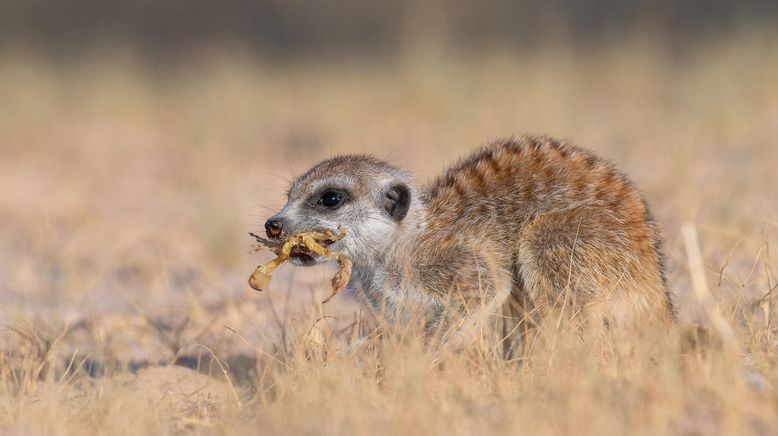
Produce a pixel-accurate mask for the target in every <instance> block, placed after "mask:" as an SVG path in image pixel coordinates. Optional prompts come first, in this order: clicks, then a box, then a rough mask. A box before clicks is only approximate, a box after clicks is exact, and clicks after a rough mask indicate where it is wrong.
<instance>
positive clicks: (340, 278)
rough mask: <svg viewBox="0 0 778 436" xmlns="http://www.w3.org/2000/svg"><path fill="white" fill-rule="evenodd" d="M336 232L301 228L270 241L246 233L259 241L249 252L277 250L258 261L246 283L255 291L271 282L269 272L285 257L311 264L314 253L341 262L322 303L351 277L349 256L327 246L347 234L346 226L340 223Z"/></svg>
mask: <svg viewBox="0 0 778 436" xmlns="http://www.w3.org/2000/svg"><path fill="white" fill-rule="evenodd" d="M338 230H339V233H338V234H337V235H335V234H333V233H332V232H330V231H323V232H319V231H309V232H301V233H297V234H296V235H293V236H290V237H289V238H287V239H286V240H285V241H273V240H270V239H265V238H263V237H261V236H259V235H257V234H254V233H249V235H250V236H252V237H254V238H255V239H256V240H257V242H258V243H259V244H258V245H256V246H255V247H254V248H253V249H252V253H254V252H257V251H259V250H261V249H262V246H264V247H267V248H269V249H270V251H272V252H274V253H275V254H276V256H277V257H276V258H275V259H273V260H271V261H270V262H269V263H267V264H265V265H260V266H258V267H257V269H256V270H255V271H254V273H253V274H252V275H251V277H249V285H250V286H251V287H252V288H254V289H256V290H257V291H261V290H263V289H264V288H265V287H267V285H268V284H269V283H270V279H271V277H270V274H272V272H273V271H274V270H275V269H276V268H278V267H279V266H280V265H281V264H283V263H284V262H286V261H287V260H291V261H292V262H293V263H295V264H297V265H304V266H307V265H313V264H315V263H316V257H314V256H317V257H318V256H320V257H323V258H325V259H332V260H336V261H337V262H338V264H339V265H340V270H339V271H338V273H337V274H335V277H333V278H332V288H333V293H332V295H330V296H329V297H328V298H327V299H325V300H324V301H323V302H322V303H326V302H328V301H329V300H331V299H332V297H334V296H335V295H337V294H338V293H340V291H342V290H343V289H344V288H345V287H346V285H348V282H349V280H350V278H351V267H352V264H351V260H350V259H349V258H348V257H347V256H346V255H345V254H343V253H333V252H331V251H329V250H328V249H327V248H326V247H328V246H329V245H331V244H332V243H333V242H335V241H339V240H341V239H343V238H344V237H345V236H346V230H345V229H343V228H341V227H339V228H338Z"/></svg>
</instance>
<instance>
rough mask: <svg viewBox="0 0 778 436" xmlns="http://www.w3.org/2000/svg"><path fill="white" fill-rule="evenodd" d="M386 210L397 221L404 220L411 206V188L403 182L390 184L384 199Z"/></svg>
mask: <svg viewBox="0 0 778 436" xmlns="http://www.w3.org/2000/svg"><path fill="white" fill-rule="evenodd" d="M382 201H383V206H384V210H385V211H386V213H388V214H389V216H390V217H392V219H394V220H395V221H402V219H403V218H405V215H406V214H407V213H408V208H410V206H411V190H410V189H408V187H407V186H405V185H404V184H402V183H396V184H393V185H391V186H389V189H388V190H387V191H386V193H384V197H383V199H382Z"/></svg>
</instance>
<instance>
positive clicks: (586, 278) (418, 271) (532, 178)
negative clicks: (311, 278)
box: [265, 136, 674, 336]
mask: <svg viewBox="0 0 778 436" xmlns="http://www.w3.org/2000/svg"><path fill="white" fill-rule="evenodd" d="M339 228H340V229H345V232H346V236H345V237H344V238H343V239H341V240H338V241H336V242H333V243H332V246H331V247H330V249H331V250H333V251H338V252H343V253H346V254H347V255H348V256H349V257H350V259H351V260H352V261H353V273H352V277H351V280H350V282H349V285H348V288H349V289H351V290H352V291H353V292H354V294H355V295H357V296H359V297H361V299H363V300H364V301H365V302H366V304H367V305H368V306H369V307H370V308H372V309H374V310H375V311H376V312H378V313H379V314H380V315H381V316H382V317H383V319H384V320H385V321H386V323H387V324H388V325H389V326H390V327H396V328H403V327H407V326H408V325H411V324H413V323H420V325H421V327H422V328H423V329H424V332H425V334H426V335H429V336H432V335H434V334H435V333H436V332H441V331H446V330H447V329H448V328H449V327H450V326H453V325H456V324H458V323H460V321H462V320H465V319H470V318H471V317H472V316H474V315H477V316H479V317H482V316H483V315H484V314H501V316H502V317H507V318H510V319H513V320H515V324H513V325H511V324H507V323H506V324H504V327H503V329H504V333H505V334H506V335H507V334H509V333H510V332H511V331H519V332H524V331H526V330H527V328H528V327H531V326H532V325H535V324H537V323H539V322H541V321H542V320H543V318H544V317H545V316H548V314H549V313H551V312H552V311H555V310H557V311H558V310H563V311H564V310H567V311H568V313H569V314H571V315H572V314H576V316H581V317H586V318H588V319H595V320H597V321H598V322H599V321H603V322H605V323H611V324H613V323H630V322H640V321H641V320H643V319H658V320H671V319H672V318H673V316H674V313H673V312H674V311H673V304H672V300H671V295H670V293H669V291H668V286H667V282H666V280H665V274H664V260H663V255H662V249H661V238H660V235H659V232H658V229H657V226H656V224H655V222H654V219H653V218H652V215H651V213H650V211H649V208H648V206H647V204H646V202H645V201H644V199H643V197H642V196H641V194H640V193H639V192H638V190H637V189H636V187H635V185H634V184H633V183H632V182H631V181H630V180H629V179H628V178H627V177H626V176H625V175H624V174H623V173H621V172H619V171H618V170H617V169H616V168H615V166H614V165H613V164H612V163H610V162H609V161H606V160H604V159H601V158H599V157H597V156H595V155H594V154H593V153H591V152H589V151H586V150H584V149H582V148H579V147H577V146H574V145H570V144H567V143H565V142H560V141H557V140H555V139H552V138H549V137H534V136H525V137H516V138H511V139H506V140H501V141H497V142H493V143H491V144H489V145H487V146H485V147H483V148H481V149H480V150H478V151H476V152H474V153H473V154H471V155H470V156H469V157H466V158H464V159H462V160H460V161H459V162H458V163H456V164H455V165H453V166H451V167H450V168H448V169H447V170H446V171H445V172H444V173H443V174H442V175H441V176H439V177H437V178H435V179H434V180H433V181H432V182H431V183H428V184H426V185H421V184H418V183H417V182H416V181H415V180H414V179H413V178H412V177H411V176H410V175H409V174H408V173H407V172H406V171H403V170H401V169H399V168H397V167H395V166H393V165H391V164H389V163H386V162H384V161H381V160H379V159H376V158H374V157H371V156H366V155H346V156H338V157H334V158H331V159H327V160H325V161H322V162H320V163H318V164H316V165H315V166H314V167H313V168H311V169H310V170H309V171H307V172H306V173H305V174H303V175H302V176H300V177H299V178H297V180H295V181H294V182H293V183H292V185H291V187H290V188H289V191H288V201H287V203H286V205H285V206H284V207H283V209H282V210H281V211H280V212H279V213H277V214H276V215H274V216H273V217H271V218H270V219H268V220H267V222H266V224H265V229H266V233H267V235H268V237H269V238H271V239H275V240H278V241H281V240H283V239H285V238H286V237H288V236H290V235H294V234H296V233H298V232H301V231H309V230H320V231H331V232H333V233H334V232H337V231H338V229H339ZM324 260H325V259H322V258H320V257H318V256H317V255H316V254H314V253H308V254H296V255H294V256H293V257H292V259H291V261H292V262H293V263H294V264H296V265H302V266H310V265H314V264H317V263H320V262H322V261H324ZM506 326H507V327H506Z"/></svg>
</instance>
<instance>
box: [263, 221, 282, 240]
mask: <svg viewBox="0 0 778 436" xmlns="http://www.w3.org/2000/svg"><path fill="white" fill-rule="evenodd" d="M283 228H284V224H283V221H281V220H280V219H273V218H270V219H269V220H267V222H266V223H265V232H266V233H267V237H268V238H277V237H278V236H280V235H281V230H283Z"/></svg>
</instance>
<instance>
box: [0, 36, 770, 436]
mask: <svg viewBox="0 0 778 436" xmlns="http://www.w3.org/2000/svg"><path fill="white" fill-rule="evenodd" d="M777 42H778V39H777V38H775V37H774V36H773V35H754V36H750V37H744V38H740V39H732V40H727V41H720V42H709V43H705V44H700V46H699V47H697V48H696V49H695V50H693V51H692V52H689V53H681V52H679V53H668V52H667V51H665V50H662V49H660V47H659V46H657V45H653V44H651V43H650V42H646V41H644V42H634V43H627V42H625V43H623V44H621V45H619V46H614V47H612V48H610V49H605V50H599V51H594V50H592V51H590V52H586V53H583V52H577V51H571V50H568V49H566V48H565V47H548V48H545V49H543V50H539V51H538V52H536V53H523V54H521V55H519V54H516V53H511V52H509V51H500V50H495V51H492V52H489V53H488V54H470V55H458V56H445V55H443V54H441V53H411V54H408V55H407V56H401V57H399V58H397V59H395V60H391V61H382V62H367V61H365V62H357V61H353V60H348V59H341V60H335V61H331V62H318V63H306V62H299V63H290V64H285V65H283V66H279V65H276V64H272V63H264V62H262V61H258V60H255V59H252V58H251V57H248V56H244V55H243V54H241V53H240V52H239V51H226V50H225V51H222V52H210V53H203V55H202V56H201V57H199V58H196V59H192V60H190V61H188V62H187V63H185V64H182V65H179V66H177V67H174V68H170V69H165V70H160V69H152V68H146V67H143V66H142V65H141V64H140V63H139V62H136V61H135V60H134V58H133V57H132V56H129V55H123V54H116V53H113V54H110V55H108V54H105V53H103V54H99V55H94V56H92V57H86V58H85V59H81V60H79V62H73V63H67V62H66V63H62V62H53V61H51V62H47V61H44V60H41V59H40V58H36V57H34V56H30V55H27V54H26V52H24V51H18V52H14V53H6V54H4V55H3V56H2V57H0V156H1V158H0V324H2V326H3V329H2V330H1V331H0V350H1V351H2V354H0V433H4V434H41V433H45V434H74V433H89V434H94V433H98V434H148V433H168V434H169V433H179V432H190V431H193V432H204V433H208V434H210V433H214V434H222V433H224V434H233V433H243V432H246V431H251V432H256V433H260V434H265V433H267V434H333V435H335V434H347V433H369V434H429V433H451V434H483V433H486V432H489V433H514V434H515V433H526V434H560V433H570V434H626V433H629V434H652V435H653V434H660V433H662V434H663V433H674V434H716V433H728V434H743V433H754V434H776V433H778V391H776V389H778V351H776V345H777V344H776V325H775V316H776V304H775V303H776V298H778V292H772V291H773V290H774V289H775V287H776V284H778V271H776V269H778V253H777V252H776V251H778V176H776V174H775V171H776V164H778V56H775V55H774V53H776V52H778V51H776V49H777V48H778V43H777ZM770 53H773V55H770ZM525 132H527V133H549V134H552V135H555V136H559V137H565V138H570V139H572V140H574V141H575V142H577V143H579V144H582V145H585V146H587V147H590V148H592V149H594V150H596V151H597V152H599V153H600V154H602V155H605V156H607V157H609V158H611V159H612V160H614V161H616V162H617V163H618V164H619V165H620V166H621V167H622V168H623V169H625V170H626V171H627V172H628V173H630V174H631V175H632V176H633V178H634V179H635V180H636V181H637V182H638V184H639V185H640V186H641V187H642V189H643V190H644V192H645V194H646V196H647V197H648V200H649V202H650V204H652V205H653V207H654V210H655V213H656V215H657V216H658V218H659V220H660V222H661V225H662V228H663V231H664V234H665V238H666V241H667V254H668V258H669V268H670V271H669V274H670V279H671V281H672V284H673V289H674V290H675V291H676V292H677V293H678V295H679V301H681V305H682V308H683V311H684V316H685V318H687V319H694V318H698V319H702V320H707V321H708V322H709V321H710V319H709V318H711V317H713V320H714V321H716V319H717V318H716V314H721V318H720V319H719V322H720V323H722V325H725V327H715V328H714V330H715V331H716V332H722V331H725V330H726V329H727V328H731V329H732V331H733V338H732V340H731V341H730V342H728V343H725V344H724V345H721V346H715V347H708V348H698V349H695V350H691V351H690V350H688V349H684V348H683V347H681V345H679V341H678V338H677V336H678V335H677V332H673V333H671V334H670V335H668V336H665V335H656V334H654V335H646V334H643V335H641V334H639V333H640V332H634V334H626V335H624V336H620V337H617V338H604V339H603V338H601V340H598V341H591V342H586V343H581V342H580V341H579V340H577V338H576V337H575V335H571V334H569V333H568V332H567V331H566V330H565V328H564V325H562V326H560V328H549V329H548V330H546V331H545V332H544V336H543V340H541V341H540V342H539V343H538V345H537V346H536V347H535V349H534V350H533V351H532V353H530V355H529V356H527V358H526V359H523V360H519V361H514V362H505V361H503V360H501V359H499V358H498V357H496V356H495V353H494V352H493V350H492V349H491V348H490V346H489V344H488V341H487V342H484V343H480V344H476V345H474V346H473V347H472V349H468V350H466V351H464V352H460V353H436V352H435V351H434V350H423V349H421V348H420V347H419V346H418V345H417V344H414V343H413V341H411V343H404V344H399V343H396V342H394V341H391V340H384V341H379V340H373V341H367V343H365V344H364V345H363V346H361V347H356V348H354V349H353V350H352V351H351V352H342V348H343V346H344V344H346V343H348V342H350V341H352V340H353V338H355V337H357V336H359V335H360V334H361V333H364V332H365V331H367V329H368V328H369V325H370V323H371V322H370V319H369V317H368V316H367V314H365V313H363V311H362V310H361V309H360V306H359V305H358V304H356V303H354V302H353V301H351V300H350V299H349V298H348V297H346V296H341V297H338V298H337V299H335V300H334V301H333V302H331V303H329V304H327V305H325V306H321V305H320V304H318V303H317V302H318V301H320V300H321V297H322V296H323V295H326V293H327V292H328V291H329V289H328V277H329V275H330V273H331V271H332V270H331V269H327V268H314V269H305V270H302V269H295V268H292V267H291V266H285V267H283V268H282V269H281V270H279V273H278V275H277V276H276V278H275V279H274V281H273V285H272V286H271V289H270V291H269V292H265V293H256V292H254V291H252V290H250V289H249V288H248V286H247V285H246V279H247V277H248V275H249V274H250V273H251V271H253V268H254V266H256V264H257V263H259V262H260V261H265V260H267V258H268V255H248V254H247V250H248V246H249V243H250V242H251V241H250V238H248V236H247V235H246V232H248V231H251V230H257V229H260V225H261V223H262V222H263V221H264V218H265V217H267V216H268V215H269V214H270V213H271V212H272V211H273V210H274V209H276V208H277V207H279V206H280V205H281V204H282V203H283V199H284V188H285V186H286V184H287V183H288V181H289V180H290V179H291V178H292V177H293V175H294V174H299V173H300V172H301V171H303V170H305V169H306V167H307V166H309V165H310V164H312V163H313V162H315V161H317V160H319V159H321V158H324V157H327V156H329V155H331V154H333V153H340V152H346V151H359V152H371V153H375V154H377V155H378V156H380V157H384V158H388V159H391V160H393V161H394V162H396V163H398V164H400V165H403V166H406V167H408V168H410V169H411V170H412V171H413V172H414V173H415V174H417V175H418V176H419V178H421V179H425V178H428V177H431V176H432V175H433V174H435V173H437V172H438V171H440V170H441V169H442V168H443V167H444V166H445V165H446V163H447V162H450V161H452V160H454V159H455V158H456V157H458V156H460V155H461V154H463V153H466V152H467V151H468V150H470V149H472V148H474V147H475V146H477V145H479V144H481V143H483V142H486V141H488V140H490V139H494V138H497V137H501V136H506V135H511V134H520V133H525ZM684 223H690V227H687V229H690V230H693V231H694V232H696V234H698V235H699V243H700V247H701V253H702V264H701V265H702V266H700V265H696V264H695V263H694V261H695V256H696V255H697V254H699V252H697V251H696V250H695V249H694V247H693V245H692V246H691V247H690V246H689V245H688V244H687V242H689V240H688V238H687V239H686V240H685V239H684V237H683V236H684V235H683V234H682V231H681V229H682V228H683V224H684ZM690 235H692V233H688V234H687V235H686V236H690ZM690 260H691V261H692V262H691V267H690V262H689V261H690ZM695 274H696V276H697V277H698V281H697V282H696V283H695V284H693V282H692V280H691V278H692V277H693V276H695ZM700 276H702V277H704V278H705V279H706V280H707V289H709V291H710V294H709V295H711V296H712V298H713V300H712V301H711V302H710V303H711V304H709V306H708V307H707V309H706V308H704V305H701V304H699V302H698V299H697V298H696V297H695V296H694V295H695V294H694V292H692V291H693V290H695V289H696V290H698V291H705V290H706V286H705V283H702V281H700V280H699V277H700ZM771 292H772V293H771ZM360 330H362V331H361V332H360ZM628 333H629V332H628ZM339 350H341V352H339ZM173 363H178V364H179V366H170V367H168V366H165V365H168V364H173ZM180 365H183V366H180ZM185 367H188V368H194V369H195V370H198V371H199V373H198V372H196V371H195V370H190V369H187V368H185Z"/></svg>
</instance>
